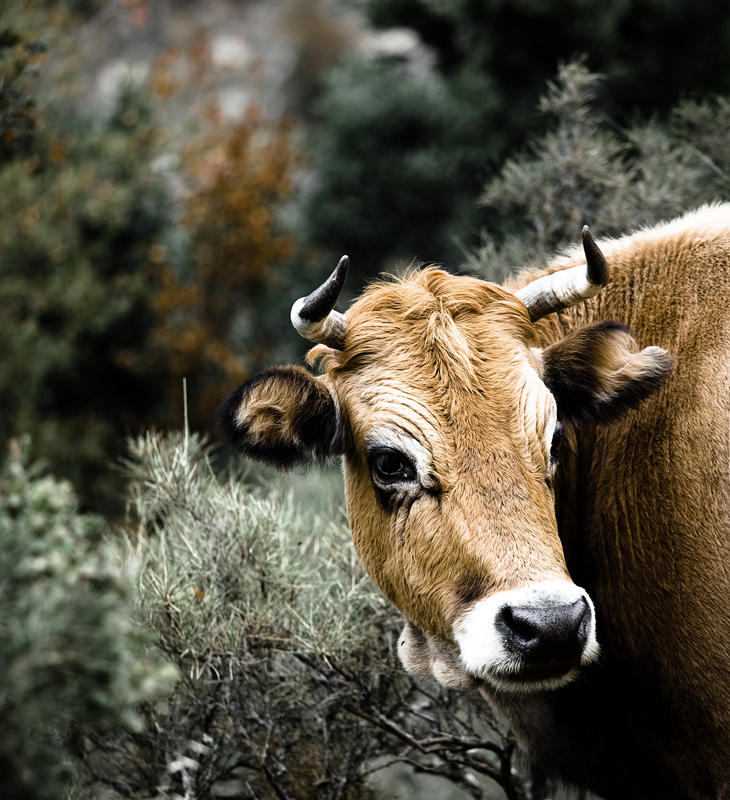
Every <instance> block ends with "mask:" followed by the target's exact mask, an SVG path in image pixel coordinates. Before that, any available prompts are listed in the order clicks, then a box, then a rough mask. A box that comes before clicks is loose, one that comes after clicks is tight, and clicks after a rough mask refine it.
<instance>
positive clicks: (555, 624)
mask: <svg viewBox="0 0 730 800" xmlns="http://www.w3.org/2000/svg"><path fill="white" fill-rule="evenodd" d="M495 623H496V626H497V629H498V631H499V632H500V634H501V635H502V637H503V640H504V643H505V645H506V646H507V647H508V648H509V649H510V650H512V651H513V652H515V653H519V654H520V655H521V656H523V657H525V658H527V659H530V660H540V661H554V660H572V659H575V658H579V657H580V655H581V653H582V651H583V648H584V647H585V644H586V640H587V636H588V628H589V623H590V608H589V606H588V603H587V602H586V600H585V599H584V598H582V597H581V598H579V599H578V600H576V601H575V602H573V603H562V604H556V605H545V606H504V607H503V608H502V609H500V611H499V612H498V613H497V617H496V620H495Z"/></svg>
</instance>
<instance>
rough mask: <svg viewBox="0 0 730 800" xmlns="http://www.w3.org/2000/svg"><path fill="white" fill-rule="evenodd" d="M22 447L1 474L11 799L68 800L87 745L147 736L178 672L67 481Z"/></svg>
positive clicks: (3, 684)
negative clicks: (145, 714)
mask: <svg viewBox="0 0 730 800" xmlns="http://www.w3.org/2000/svg"><path fill="white" fill-rule="evenodd" d="M26 450H27V444H26V443H21V442H19V441H17V440H14V441H13V442H12V443H11V449H10V456H9V458H8V459H7V460H6V461H5V463H4V466H3V468H2V471H0V601H1V602H2V608H3V614H2V621H1V622H0V718H2V730H1V731H0V796H2V797H4V798H28V800H31V798H56V797H59V796H60V795H61V787H62V784H64V783H67V782H68V781H69V780H70V779H73V778H74V777H75V776H77V767H78V763H79V756H80V753H81V751H82V745H83V740H84V737H85V736H87V735H89V734H90V733H91V732H93V731H100V730H105V729H110V728H112V727H113V726H120V725H121V726H125V727H126V728H129V729H132V730H140V728H141V725H142V721H141V718H140V717H139V716H138V714H137V707H138V706H139V704H140V703H141V702H142V701H143V700H151V699H155V698H159V697H161V696H163V695H164V694H165V693H166V691H167V690H168V689H169V688H170V686H171V681H173V680H174V679H175V678H176V675H177V672H176V670H175V669H174V668H173V667H172V666H171V665H169V664H166V663H165V662H164V661H163V660H162V658H161V656H160V655H159V654H158V655H154V654H153V653H151V652H147V654H145V653H144V650H145V649H147V650H148V651H149V645H150V641H151V637H150V636H149V634H148V633H144V632H141V631H140V630H138V629H137V628H136V627H135V626H134V625H133V623H132V611H133V604H132V599H131V598H132V583H131V578H132V574H133V573H132V572H129V571H125V570H124V569H123V568H122V560H121V557H120V550H119V547H118V546H115V545H114V544H112V542H111V541H110V539H109V538H108V532H107V531H106V528H105V526H104V523H103V521H102V520H101V519H100V518H99V517H95V516H90V515H84V514H79V512H78V509H77V505H78V504H77V501H76V498H75V496H74V492H73V489H72V488H71V485H70V484H69V483H68V482H67V481H59V480H56V479H54V478H52V477H50V476H48V475H45V474H43V472H42V470H41V469H40V468H39V467H38V466H28V464H27V452H25V451H26Z"/></svg>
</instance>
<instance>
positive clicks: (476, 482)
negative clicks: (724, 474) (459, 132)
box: [221, 234, 670, 691]
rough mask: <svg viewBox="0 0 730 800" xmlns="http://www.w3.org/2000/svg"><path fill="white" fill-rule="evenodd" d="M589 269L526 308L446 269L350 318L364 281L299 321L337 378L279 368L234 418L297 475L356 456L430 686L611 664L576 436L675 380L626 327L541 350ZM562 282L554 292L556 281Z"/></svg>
mask: <svg viewBox="0 0 730 800" xmlns="http://www.w3.org/2000/svg"><path fill="white" fill-rule="evenodd" d="M584 246H585V248H586V262H587V263H586V265H579V266H578V267H575V268H573V269H572V270H565V271H563V272H558V273H555V274H554V275H552V276H548V278H547V279H545V278H542V279H540V280H539V281H536V282H534V283H533V284H530V285H529V286H527V287H525V289H523V290H521V292H520V293H518V295H515V294H512V293H510V292H508V291H506V290H505V289H503V288H501V287H499V286H496V285H493V284H490V283H486V282H483V281H479V280H476V279H474V278H468V277H455V276H452V275H449V274H447V273H445V272H442V271H440V270H436V269H425V270H423V271H420V272H414V273H412V274H410V275H408V276H407V277H405V278H403V279H400V280H393V281H391V282H381V283H377V284H375V285H373V286H371V287H370V288H369V289H368V290H367V291H366V292H365V293H364V295H363V296H362V297H361V298H360V299H359V300H358V301H357V302H356V303H355V304H354V305H353V306H352V308H350V310H349V311H348V313H347V315H346V316H345V315H341V314H338V313H337V312H334V311H332V308H333V306H334V303H335V301H336V299H337V296H338V294H339V291H340V289H341V286H342V282H343V281H344V276H345V273H346V270H347V260H346V258H343V260H342V261H341V262H340V264H339V265H338V268H337V269H336V270H335V272H334V273H333V276H332V277H331V278H330V279H329V281H328V282H327V283H325V284H324V285H323V287H321V288H320V289H318V290H317V291H316V292H314V293H313V294H312V295H310V296H309V297H308V298H304V299H303V300H300V301H298V302H297V303H296V304H295V306H294V308H293V310H292V319H293V321H294V324H295V326H296V327H297V328H298V330H300V332H302V333H303V334H304V335H306V336H307V337H308V338H310V339H313V340H314V341H317V342H319V343H320V344H319V345H318V346H317V347H315V348H314V349H313V350H312V351H311V353H310V357H311V358H312V359H319V360H321V361H322V362H323V364H324V365H325V367H326V370H325V373H324V374H323V375H321V376H319V377H315V376H314V375H312V374H311V373H310V372H308V371H306V370H305V369H303V368H300V367H284V368H276V369H272V370H269V371H268V372H265V373H264V374H262V375H259V376H257V377H255V378H253V379H252V380H250V381H248V382H247V383H244V384H243V385H242V386H240V387H239V388H238V389H236V390H235V391H234V392H233V394H232V395H231V396H230V397H229V399H228V400H227V401H226V403H225V404H224V406H223V407H222V410H221V420H222V423H223V427H224V429H225V431H226V433H227V435H228V437H229V439H230V440H231V441H232V442H233V443H234V444H235V445H237V446H238V447H239V448H240V449H241V450H242V451H243V452H245V453H247V454H248V455H250V456H252V457H254V458H259V459H263V460H265V461H267V462H269V463H273V464H275V465H277V466H279V467H283V468H286V467H290V466H293V465H297V464H309V463H313V462H322V461H324V460H326V459H327V458H329V457H331V456H336V455H342V456H343V461H344V473H345V490H346V496H347V513H348V517H349V521H350V526H351V529H352V534H353V539H354V543H355V547H356V549H357V552H358V555H359V557H360V559H361V560H362V562H363V564H364V566H365V568H366V569H367V571H368V572H369V574H370V575H371V576H372V577H373V579H374V580H375V582H376V583H377V584H378V586H379V587H380V588H381V589H382V591H383V592H384V593H385V594H386V595H387V596H388V598H389V599H390V600H391V601H392V602H393V603H394V604H395V605H396V606H397V607H398V608H399V609H400V610H401V611H402V612H403V613H404V614H405V616H406V617H407V619H408V620H409V621H410V623H412V624H411V625H409V626H407V628H406V631H405V633H404V639H403V640H402V645H403V646H402V652H403V659H402V660H403V661H404V663H405V665H406V666H407V667H408V668H409V669H410V670H411V671H415V672H419V671H420V672H424V671H426V672H431V673H433V674H436V676H437V677H440V678H441V679H442V681H443V682H445V683H450V684H451V685H460V686H466V685H471V684H472V683H475V682H476V683H478V682H485V683H486V684H487V685H489V686H491V687H492V688H493V689H497V690H502V691H535V690H541V689H551V688H556V687H558V686H561V685H563V684H565V683H567V682H568V681H570V680H571V679H572V678H573V677H574V676H575V675H576V674H577V672H578V671H579V669H580V666H581V665H584V664H587V663H590V662H591V661H592V660H594V659H595V658H596V657H597V654H598V644H597V639H596V633H595V613H594V608H593V604H592V601H591V599H590V597H589V596H588V594H587V593H586V592H585V591H584V590H583V589H581V588H579V587H577V586H576V585H575V584H573V582H572V581H571V579H570V576H569V574H568V570H567V568H566V564H565V559H564V556H563V551H562V546H561V542H560V538H559V536H558V528H557V522H556V516H555V497H554V493H553V488H552V478H553V474H554V472H555V470H556V468H557V463H556V462H557V459H556V455H557V452H556V451H557V445H558V443H559V441H560V438H561V432H562V429H563V426H564V425H570V424H573V423H575V422H580V421H585V420H589V419H594V420H598V421H600V422H605V421H609V420H611V419H612V418H614V417H616V416H617V415H620V414H621V413H623V412H624V411H625V410H626V409H627V408H629V407H630V406H632V405H634V404H635V403H636V402H638V401H639V400H641V399H642V398H644V397H646V396H647V395H648V394H649V393H650V392H651V391H653V389H654V388H655V387H656V386H657V385H658V384H659V383H660V382H661V380H662V379H663V378H664V377H665V376H666V374H667V372H668V369H669V361H670V359H669V357H668V356H667V355H666V353H665V352H664V351H663V350H661V349H659V348H656V347H650V348H647V349H646V350H643V351H640V352H637V348H636V345H635V342H634V341H633V339H632V338H631V336H630V335H629V333H628V332H627V331H626V329H625V328H623V327H622V326H620V325H617V324H615V323H602V324H597V325H588V326H584V327H581V328H578V329H577V330H575V331H574V332H572V333H570V334H568V335H567V336H566V337H565V338H563V339H561V340H560V341H557V342H556V343H555V344H553V345H551V346H550V347H548V348H546V349H543V350H540V349H537V348H536V347H535V341H536V338H535V328H534V325H533V323H534V322H535V321H536V320H537V319H538V318H539V317H540V316H543V315H545V314H548V313H551V312H554V311H556V310H558V309H560V308H565V307H567V306H569V305H574V304H576V303H578V302H581V301H582V300H584V299H585V298H587V297H590V296H592V295H593V294H596V293H597V292H598V291H600V289H601V288H602V286H603V285H604V284H605V283H606V282H607V280H608V273H607V265H606V264H605V261H604V260H603V257H602V256H601V254H600V252H599V251H598V249H597V248H596V247H595V245H594V244H593V241H592V239H591V238H590V235H589V234H584ZM541 282H542V283H541Z"/></svg>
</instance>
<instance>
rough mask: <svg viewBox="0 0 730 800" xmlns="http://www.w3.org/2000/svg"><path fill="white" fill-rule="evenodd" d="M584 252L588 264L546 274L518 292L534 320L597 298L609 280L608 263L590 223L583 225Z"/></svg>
mask: <svg viewBox="0 0 730 800" xmlns="http://www.w3.org/2000/svg"><path fill="white" fill-rule="evenodd" d="M583 252H584V253H585V256H586V263H585V264H580V265H579V266H577V267H571V268H570V269H564V270H561V271H559V272H553V273H552V275H545V276H543V277H542V278H538V279H537V280H535V281H532V283H528V284H527V286H523V287H522V288H521V289H519V290H518V291H517V292H516V293H515V294H516V295H517V297H519V298H520V300H522V302H523V303H524V304H525V305H526V306H527V310H528V311H529V312H530V319H531V320H532V321H533V322H536V321H537V320H538V319H540V318H541V317H544V316H546V315H547V314H552V313H553V312H554V311H561V310H562V309H564V308H570V307H571V306H575V305H577V304H578V303H581V302H583V300H588V298H589V297H595V296H596V295H597V294H598V293H599V292H600V291H601V289H603V287H604V286H605V285H606V284H607V283H608V276H609V269H608V262H607V261H606V259H605V257H604V255H603V253H602V252H601V251H600V250H599V249H598V245H597V244H596V243H595V241H594V240H593V236H591V232H590V230H589V228H588V226H587V225H584V226H583Z"/></svg>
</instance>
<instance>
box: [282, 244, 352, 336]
mask: <svg viewBox="0 0 730 800" xmlns="http://www.w3.org/2000/svg"><path fill="white" fill-rule="evenodd" d="M349 265H350V259H349V258H348V257H347V256H342V258H341V259H340V263H339V264H338V265H337V266H336V267H335V271H334V272H333V273H332V274H331V275H330V276H329V278H327V280H326V281H325V282H324V283H323V284H322V285H321V286H320V287H319V288H318V289H315V290H314V291H313V292H312V294H309V295H307V296H306V297H300V298H299V300H297V301H296V303H294V305H293V306H292V309H291V321H292V325H293V326H294V327H295V328H296V329H297V331H298V332H299V333H300V334H301V335H302V336H303V337H304V338H305V339H309V341H310V342H317V343H318V344H326V345H327V347H332V348H334V349H335V350H342V348H343V347H344V346H345V330H346V328H347V320H346V319H345V316H344V314H340V312H339V311H333V309H334V307H335V303H336V302H337V298H338V297H339V296H340V292H341V291H342V287H343V286H344V285H345V278H346V277H347V268H348V267H349Z"/></svg>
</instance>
